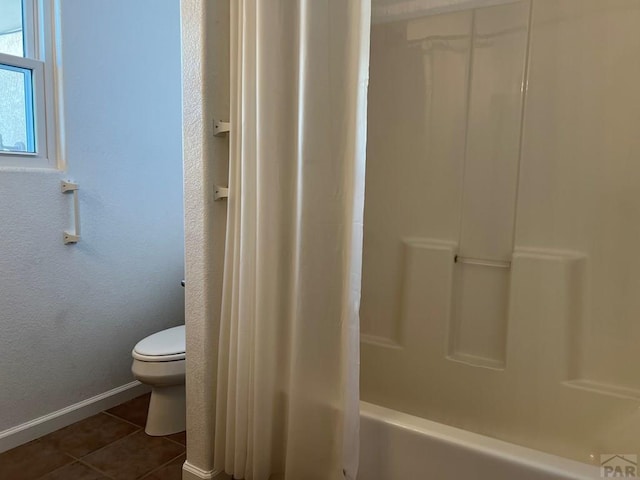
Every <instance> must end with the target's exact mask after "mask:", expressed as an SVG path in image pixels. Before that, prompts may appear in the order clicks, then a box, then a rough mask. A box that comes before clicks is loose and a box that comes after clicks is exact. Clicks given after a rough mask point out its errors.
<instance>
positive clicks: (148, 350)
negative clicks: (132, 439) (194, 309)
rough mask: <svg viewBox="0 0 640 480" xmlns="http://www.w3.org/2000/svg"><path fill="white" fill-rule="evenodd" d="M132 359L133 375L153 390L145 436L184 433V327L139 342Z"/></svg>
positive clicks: (155, 334) (164, 331)
mask: <svg viewBox="0 0 640 480" xmlns="http://www.w3.org/2000/svg"><path fill="white" fill-rule="evenodd" d="M132 356H133V365H132V366H131V371H132V372H133V375H134V376H135V377H136V379H138V380H139V381H140V382H141V383H145V384H147V385H149V386H150V387H151V388H152V390H151V401H150V402H149V413H148V414H147V427H146V428H145V432H147V434H148V435H153V436H162V435H171V434H172V433H178V432H181V431H183V430H184V429H185V426H186V420H185V417H186V405H185V400H186V398H185V388H184V373H185V336H184V325H181V326H179V327H174V328H169V329H167V330H162V331H161V332H158V333H154V334H153V335H149V336H148V337H147V338H145V339H143V340H140V341H139V342H138V343H137V344H136V346H135V347H134V348H133V352H132Z"/></svg>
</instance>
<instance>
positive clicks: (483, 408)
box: [361, 0, 640, 463]
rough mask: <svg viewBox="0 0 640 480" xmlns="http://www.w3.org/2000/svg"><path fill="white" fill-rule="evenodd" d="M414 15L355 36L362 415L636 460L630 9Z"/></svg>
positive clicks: (635, 148)
mask: <svg viewBox="0 0 640 480" xmlns="http://www.w3.org/2000/svg"><path fill="white" fill-rule="evenodd" d="M427 3H428V2H427ZM432 3H433V2H432ZM435 3H437V2H435ZM416 5H417V3H416ZM427 13H428V12H425V13H424V14H423V15H422V16H418V17H413V18H408V19H405V20H401V21H393V22H389V23H378V24H376V25H374V26H373V28H372V47H371V81H370V94H369V145H368V158H367V161H368V164H367V190H366V195H367V197H366V206H365V237H364V240H365V245H364V248H365V249H364V264H363V269H364V271H363V274H364V275H363V298H362V308H361V317H362V333H363V336H362V339H363V342H362V370H361V377H362V380H361V385H362V397H363V399H364V400H367V401H371V402H374V403H379V404H382V405H385V406H388V407H391V408H395V409H399V410H403V411H406V412H409V413H412V414H415V415H420V416H423V417H426V418H429V419H432V420H436V421H441V422H444V423H448V424H451V425H455V426H458V427H462V428H467V429H469V430H472V431H476V432H479V433H483V434H486V435H490V436H494V437H497V438H500V439H503V440H507V441H511V442H515V443H519V444H522V445H526V446H530V447H533V448H538V449H540V450H544V451H548V452H551V453H556V454H559V455H564V456H567V457H571V458H575V459H578V460H581V461H585V462H595V463H598V461H599V455H600V454H607V453H640V452H638V448H639V447H638V442H637V438H638V437H640V409H639V407H640V375H638V373H637V372H638V366H639V365H640V349H638V348H637V345H638V344H639V343H640V322H638V318H639V317H640V295H638V294H637V293H636V292H640V255H637V254H636V252H635V247H636V246H637V245H639V244H640V222H639V221H638V212H640V162H638V158H639V157H640V135H638V134H637V130H638V128H640V89H638V88H637V85H640V62H638V60H637V59H638V58H640V35H638V34H637V32H638V31H640V2H638V1H637V0H607V1H606V2H603V1H602V0H533V2H532V3H529V2H528V1H524V0H522V1H515V2H512V3H510V4H502V5H499V6H492V7H485V8H476V9H474V10H465V11H459V12H454V13H446V14H441V15H427ZM456 259H457V260H458V261H457V262H456ZM469 259H470V260H471V262H465V260H469Z"/></svg>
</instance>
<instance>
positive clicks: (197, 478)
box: [182, 460, 230, 480]
mask: <svg viewBox="0 0 640 480" xmlns="http://www.w3.org/2000/svg"><path fill="white" fill-rule="evenodd" d="M213 478H219V479H220V480H223V479H227V478H230V477H229V476H228V475H226V474H225V473H224V472H218V471H216V470H203V469H201V468H198V467H196V466H195V465H193V464H191V463H189V461H188V460H187V461H186V462H184V465H182V480H212V479H213Z"/></svg>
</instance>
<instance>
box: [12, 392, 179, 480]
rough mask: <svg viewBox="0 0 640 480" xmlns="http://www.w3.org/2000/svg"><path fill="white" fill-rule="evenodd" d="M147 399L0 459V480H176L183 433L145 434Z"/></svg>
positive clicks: (95, 417) (77, 424)
mask: <svg viewBox="0 0 640 480" xmlns="http://www.w3.org/2000/svg"><path fill="white" fill-rule="evenodd" d="M148 405H149V395H148V394H147V395H143V396H141V397H138V398H135V399H133V400H131V401H129V402H126V403H123V404H122V405H118V406H117V407H114V408H111V409H109V410H107V411H105V412H102V413H99V414H97V415H94V416H93V417H89V418H87V419H85V420H81V421H80V422H77V423H74V424H73V425H69V426H68V427H65V428H63V429H61V430H58V431H56V432H53V433H50V434H49V435H46V436H44V437H42V438H39V439H37V440H34V441H32V442H29V443H27V444H25V445H21V446H19V447H17V448H14V449H13V450H9V451H8V452H4V453H1V454H0V480H109V479H110V480H134V479H144V480H180V479H181V478H182V464H183V463H184V460H185V445H186V435H185V432H182V433H177V434H175V435H169V436H167V437H150V436H148V435H146V434H145V433H144V425H145V421H146V419H147V407H148Z"/></svg>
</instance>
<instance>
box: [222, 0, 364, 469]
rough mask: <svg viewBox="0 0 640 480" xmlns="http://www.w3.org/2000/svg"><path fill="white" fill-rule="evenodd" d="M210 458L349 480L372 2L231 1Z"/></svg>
mask: <svg viewBox="0 0 640 480" xmlns="http://www.w3.org/2000/svg"><path fill="white" fill-rule="evenodd" d="M231 5H232V7H231V8H232V14H231V30H232V40H231V44H232V48H231V136H230V150H231V153H230V175H229V176H230V179H229V191H230V194H229V199H228V202H229V203H228V227H227V240H226V253H225V272H224V289H223V306H222V320H221V333H220V342H219V367H218V379H217V384H218V389H217V407H216V432H215V452H214V459H215V460H214V461H215V467H216V469H217V470H224V471H226V472H227V473H229V474H232V475H234V477H235V478H246V479H249V480H268V479H270V478H274V479H275V478H284V479H286V480H316V479H317V480H337V479H344V478H349V479H354V478H355V475H356V473H357V463H358V434H359V432H358V419H359V412H358V409H359V408H358V402H359V394H358V376H359V373H358V372H359V318H358V310H359V301H360V272H361V257H362V220H363V207H364V166H365V142H366V88H367V81H368V62H369V23H370V0H269V1H260V0H232V1H231Z"/></svg>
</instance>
